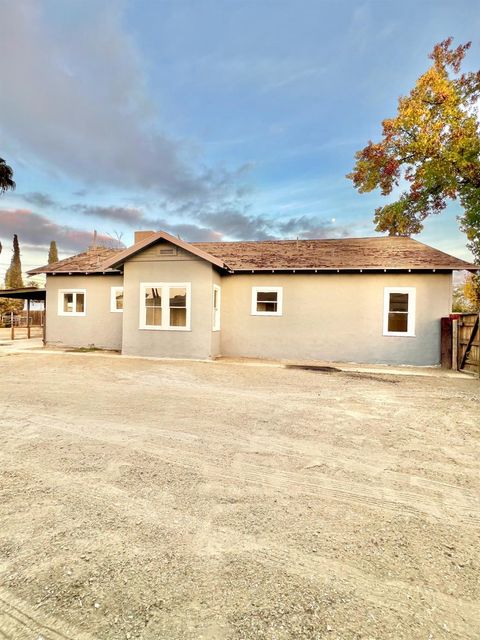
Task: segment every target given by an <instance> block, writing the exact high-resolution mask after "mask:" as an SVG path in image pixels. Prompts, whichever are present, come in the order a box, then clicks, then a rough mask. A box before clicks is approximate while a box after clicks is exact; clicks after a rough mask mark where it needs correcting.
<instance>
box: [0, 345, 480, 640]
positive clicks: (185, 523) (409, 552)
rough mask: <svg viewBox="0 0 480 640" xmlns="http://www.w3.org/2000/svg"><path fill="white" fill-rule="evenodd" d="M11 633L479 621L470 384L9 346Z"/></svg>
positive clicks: (331, 631) (476, 399) (345, 629)
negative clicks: (17, 350) (12, 350)
mask: <svg viewBox="0 0 480 640" xmlns="http://www.w3.org/2000/svg"><path fill="white" fill-rule="evenodd" d="M0 401H1V405H0V406H1V413H0V500H1V502H0V521H1V528H0V581H1V582H0V584H1V586H0V638H8V639H11V640H23V639H24V638H25V639H28V640H42V639H43V640H50V639H51V640H65V639H67V638H68V639H69V640H82V639H83V640H86V639H88V638H90V639H92V638H96V639H101V640H103V639H110V638H112V639H125V638H142V639H145V640H147V639H148V640H177V639H178V640H180V639H181V640H190V639H191V640H193V639H194V640H197V639H199V638H204V639H210V640H212V639H215V640H216V639H222V638H228V639H242V638H243V639H247V638H248V639H255V640H257V639H264V638H268V639H269V640H285V639H287V638H288V639H292V640H293V639H295V640H301V639H314V638H318V639H320V638H321V639H329V640H330V639H331V640H354V639H355V640H358V639H371V640H384V639H387V638H388V639H395V640H401V639H408V640H416V639H422V640H437V639H444V638H445V639H447V638H448V639H449V640H451V639H458V640H460V639H461V640H467V639H472V640H473V639H475V640H478V638H479V637H480V613H479V612H480V604H479V591H480V579H479V576H480V574H479V567H480V544H479V539H480V538H479V534H480V510H479V500H478V497H479V493H480V491H479V490H480V474H479V460H480V446H479V434H480V383H479V381H478V380H473V379H472V380H470V379H467V380H458V379H442V378H434V379H432V378H419V377H405V376H401V377H400V376H399V377H393V376H383V375H381V374H378V375H377V374H375V375H372V374H363V375H362V374H356V373H318V372H313V371H302V370H287V369H282V368H275V367H253V366H245V365H234V364H225V363H224V364H222V363H214V364H204V363H166V362H149V361H142V360H130V359H122V358H120V357H103V356H90V355H74V354H70V355H65V354H62V355H47V354H33V353H31V354H27V353H25V354H21V355H8V356H3V357H0Z"/></svg>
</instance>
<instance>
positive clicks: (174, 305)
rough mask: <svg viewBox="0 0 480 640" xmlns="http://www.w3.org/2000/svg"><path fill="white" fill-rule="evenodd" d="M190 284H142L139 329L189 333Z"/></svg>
mask: <svg viewBox="0 0 480 640" xmlns="http://www.w3.org/2000/svg"><path fill="white" fill-rule="evenodd" d="M190 298H191V295H190V283H189V282H181V283H176V282H175V283H165V282H156V283H142V284H141V285H140V329H157V330H169V331H190Z"/></svg>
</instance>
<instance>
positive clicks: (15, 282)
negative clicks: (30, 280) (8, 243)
mask: <svg viewBox="0 0 480 640" xmlns="http://www.w3.org/2000/svg"><path fill="white" fill-rule="evenodd" d="M5 287H6V288H7V289H17V288H21V287H23V278H22V263H21V261H20V245H19V244H18V236H17V234H15V235H14V236H13V256H12V260H11V262H10V266H9V268H8V269H7V273H6V274H5Z"/></svg>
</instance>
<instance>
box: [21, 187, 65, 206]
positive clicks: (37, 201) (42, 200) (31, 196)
mask: <svg viewBox="0 0 480 640" xmlns="http://www.w3.org/2000/svg"><path fill="white" fill-rule="evenodd" d="M19 195H20V197H21V198H22V200H25V202H28V203H29V204H33V205H34V206H35V207H41V208H44V207H50V208H53V207H56V206H57V202H56V201H55V200H54V199H53V198H52V197H51V196H50V195H48V193H42V192H40V191H32V192H30V193H22V194H19Z"/></svg>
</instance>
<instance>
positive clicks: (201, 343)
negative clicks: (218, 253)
mask: <svg viewBox="0 0 480 640" xmlns="http://www.w3.org/2000/svg"><path fill="white" fill-rule="evenodd" d="M171 246H172V245H169V244H168V243H166V242H160V243H157V244H155V245H154V246H152V247H149V248H148V249H146V250H145V251H142V252H141V253H139V254H137V255H135V256H133V257H132V258H131V259H130V260H128V262H126V263H125V265H124V313H123V348H122V353H123V354H125V355H139V356H151V357H156V358H210V357H212V355H216V353H217V351H216V350H217V347H216V346H214V345H212V342H214V341H216V340H217V339H216V338H215V340H212V336H213V335H214V332H212V289H213V282H214V276H215V277H217V274H216V273H215V272H214V270H213V269H212V265H211V264H210V263H209V262H206V261H205V260H202V259H200V258H197V257H196V256H194V255H192V254H189V253H187V252H185V251H182V250H181V249H177V248H175V250H174V251H175V254H174V255H171V256H167V255H162V254H161V253H160V252H161V250H166V249H167V247H171ZM142 282H165V283H174V282H190V283H191V294H192V306H191V328H190V331H175V330H156V329H140V328H139V325H140V283H142Z"/></svg>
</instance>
